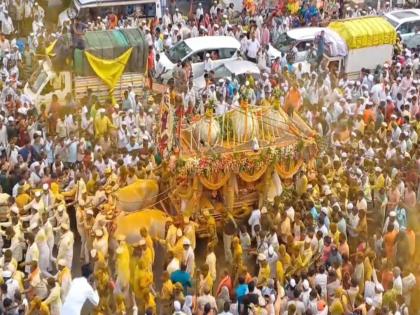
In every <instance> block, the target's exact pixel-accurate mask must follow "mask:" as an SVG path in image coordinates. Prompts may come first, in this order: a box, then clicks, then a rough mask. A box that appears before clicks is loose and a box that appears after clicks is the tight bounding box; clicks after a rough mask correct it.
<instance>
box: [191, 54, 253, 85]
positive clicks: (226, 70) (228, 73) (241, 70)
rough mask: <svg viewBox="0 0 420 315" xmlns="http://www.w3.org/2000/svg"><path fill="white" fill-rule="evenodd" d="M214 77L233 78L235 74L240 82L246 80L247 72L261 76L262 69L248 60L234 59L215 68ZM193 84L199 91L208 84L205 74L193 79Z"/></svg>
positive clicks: (217, 78)
mask: <svg viewBox="0 0 420 315" xmlns="http://www.w3.org/2000/svg"><path fill="white" fill-rule="evenodd" d="M213 71H214V77H215V79H216V82H217V80H219V79H226V78H232V74H233V75H235V76H236V77H237V78H238V80H239V81H240V82H242V81H245V76H246V75H247V74H252V75H253V76H254V77H255V78H256V79H258V78H259V77H260V74H261V72H260V69H258V67H257V65H256V64H255V63H253V62H251V61H248V60H233V61H228V62H226V63H223V64H221V65H219V66H217V67H216V68H214V69H213ZM193 86H194V88H195V89H197V90H198V91H200V90H202V89H203V88H205V86H206V81H205V79H204V74H203V75H201V76H199V77H197V78H195V79H193Z"/></svg>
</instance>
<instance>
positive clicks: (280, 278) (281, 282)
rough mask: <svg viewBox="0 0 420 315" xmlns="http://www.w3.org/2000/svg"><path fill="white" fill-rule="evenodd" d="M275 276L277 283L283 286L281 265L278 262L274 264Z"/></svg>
mask: <svg viewBox="0 0 420 315" xmlns="http://www.w3.org/2000/svg"><path fill="white" fill-rule="evenodd" d="M276 276H277V281H279V282H280V284H283V282H284V269H283V263H282V262H281V261H280V260H278V261H277V263H276Z"/></svg>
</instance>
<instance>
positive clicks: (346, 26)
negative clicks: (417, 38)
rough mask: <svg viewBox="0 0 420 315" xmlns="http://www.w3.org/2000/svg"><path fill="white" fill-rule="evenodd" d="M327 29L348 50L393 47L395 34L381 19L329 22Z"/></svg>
mask: <svg viewBox="0 0 420 315" xmlns="http://www.w3.org/2000/svg"><path fill="white" fill-rule="evenodd" d="M328 28H330V29H332V30H334V31H335V32H337V33H338V34H339V35H340V36H341V37H342V38H343V39H344V41H345V42H346V44H347V46H348V48H349V49H357V48H364V47H372V46H379V45H386V44H389V45H394V44H395V41H396V38H397V32H396V31H395V29H394V27H393V26H392V25H391V24H390V23H389V22H388V21H387V20H385V19H384V18H382V17H362V18H356V19H348V20H338V21H335V22H331V23H330V24H329V25H328Z"/></svg>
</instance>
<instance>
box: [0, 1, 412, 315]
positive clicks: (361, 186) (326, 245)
mask: <svg viewBox="0 0 420 315" xmlns="http://www.w3.org/2000/svg"><path fill="white" fill-rule="evenodd" d="M244 4H245V9H244V12H243V13H237V12H235V11H234V10H233V8H232V6H228V7H224V6H223V5H222V4H221V3H218V2H215V3H214V4H212V5H211V7H210V9H209V11H208V12H207V10H204V9H203V6H202V4H201V3H199V4H198V7H197V8H196V10H195V12H193V10H190V13H189V14H188V18H186V17H185V16H183V15H182V14H181V13H180V11H179V10H178V9H177V8H176V3H175V1H173V2H170V3H169V4H168V8H167V9H166V10H165V12H164V15H163V17H162V18H161V19H152V20H150V21H145V20H143V19H141V18H140V17H139V15H140V14H137V13H139V12H136V11H135V10H134V11H132V12H130V16H118V15H116V14H114V13H112V12H111V13H109V14H108V15H107V16H105V17H99V18H98V17H91V18H90V19H89V20H86V21H81V20H78V19H74V20H73V21H71V22H70V23H67V24H64V27H63V28H62V29H60V30H59V32H57V33H55V32H54V33H53V32H51V31H50V30H49V29H48V28H49V27H50V25H49V20H48V19H47V18H46V15H45V9H44V8H43V7H42V6H41V5H39V4H38V3H36V2H33V1H31V0H24V1H21V0H16V1H6V2H3V3H2V4H1V5H0V20H1V22H2V23H1V33H2V34H1V35H0V58H1V60H2V69H1V86H2V92H1V96H0V106H1V112H0V152H1V157H0V159H1V163H0V166H1V172H0V187H1V194H0V205H1V211H0V221H1V223H0V226H1V235H2V238H1V239H0V242H1V243H0V246H1V248H2V251H1V258H0V269H1V272H0V276H1V277H0V284H1V286H0V289H1V290H0V297H1V305H0V313H1V314H8V315H12V314H13V315H15V314H44V315H45V314H54V315H59V314H63V315H74V314H79V313H80V311H81V309H82V306H83V304H84V303H85V301H86V300H89V301H90V304H92V305H93V310H92V313H94V314H112V313H114V314H121V315H122V314H148V315H152V314H162V315H168V314H177V315H183V314H185V315H189V314H224V315H239V314H241V315H242V314H253V315H258V314H267V315H274V314H282V315H286V314H287V315H302V314H308V315H309V314H312V315H316V314H319V315H321V314H325V315H326V314H332V315H339V314H346V315H348V314H361V315H373V314H384V315H385V314H386V315H390V314H392V315H397V314H398V315H408V314H419V312H420V304H419V301H418V297H419V296H420V290H419V286H418V284H419V283H420V282H419V280H420V279H419V278H418V277H419V276H420V267H419V262H420V257H419V250H418V242H417V243H416V240H417V238H418V231H419V223H420V222H419V216H418V208H417V201H418V198H419V181H418V171H419V168H420V151H419V149H418V146H417V143H418V132H419V128H420V105H419V87H420V77H419V75H418V67H419V63H420V60H419V56H418V52H417V51H410V50H408V49H406V48H405V47H404V45H403V44H402V43H401V42H400V41H398V42H397V44H396V45H395V53H394V58H393V60H390V61H389V62H388V63H385V64H383V65H378V68H377V69H376V70H375V71H368V70H365V69H361V71H360V76H359V77H358V78H357V79H355V80H350V79H348V78H347V77H346V76H343V75H341V74H339V73H336V72H334V70H331V69H328V68H326V67H324V66H323V63H322V55H323V52H324V49H325V48H324V44H325V43H324V42H323V38H322V37H321V38H319V39H318V40H317V43H316V45H315V46H314V47H312V50H313V52H312V53H313V56H314V57H315V60H316V62H315V63H314V64H313V65H312V70H311V71H310V72H304V71H303V70H302V68H300V67H295V66H294V65H293V64H292V62H291V58H290V56H289V55H287V54H282V57H278V58H276V59H274V60H272V59H271V58H270V56H269V55H268V51H267V45H268V44H270V43H272V42H273V41H275V40H276V38H277V37H278V36H279V34H282V33H284V32H285V31H287V30H288V29H290V28H293V27H298V26H302V25H318V24H319V23H324V22H325V21H328V20H329V19H332V18H338V17H339V18H343V17H357V16H362V15H368V14H369V15H375V14H377V10H376V8H372V7H369V6H362V5H359V6H356V5H352V6H344V4H343V3H342V2H335V1H327V2H323V3H322V4H319V3H318V4H314V3H304V4H302V5H300V3H298V2H293V1H289V2H288V3H283V2H281V1H280V2H279V3H278V4H276V5H275V6H274V8H275V9H276V10H275V12H276V14H272V11H271V10H269V7H270V5H269V4H268V3H266V2H262V3H254V2H252V1H245V2H244ZM257 7H258V8H262V9H264V10H258V9H256V8H257ZM383 10H389V3H384V4H383V7H382V8H380V11H383ZM47 11H48V10H47ZM47 13H48V12H47ZM47 15H48V14H47ZM129 27H140V28H141V29H142V30H143V31H144V33H145V37H146V40H147V41H148V44H149V47H150V52H149V58H148V61H147V62H148V72H149V73H148V75H149V78H150V87H151V88H152V87H153V84H154V83H153V82H156V81H158V82H160V81H161V75H162V74H163V73H164V72H165V71H166V70H167V69H165V68H164V66H163V65H162V64H161V63H160V62H159V54H161V53H163V51H164V50H166V49H168V48H170V47H172V46H173V45H175V44H176V43H177V42H179V41H181V40H182V39H185V38H188V37H190V36H193V37H196V36H207V35H215V36H217V35H228V36H233V37H236V38H237V39H238V40H239V41H240V43H241V53H242V55H243V56H244V57H245V58H247V59H249V60H251V61H253V62H255V63H257V65H258V67H259V68H260V70H261V72H262V74H261V76H260V77H259V78H255V77H253V76H248V77H247V78H246V79H245V80H244V81H239V79H238V78H234V77H230V78H224V79H222V80H217V81H216V80H215V79H214V71H213V70H214V69H213V65H212V59H214V58H215V56H211V55H206V56H205V61H204V64H205V70H206V75H205V79H206V86H205V88H204V89H203V90H202V91H200V92H199V93H198V92H197V90H196V89H194V88H193V86H192V81H191V80H190V79H191V67H190V65H189V63H188V62H186V63H182V64H179V65H178V67H177V68H176V69H175V70H174V75H173V77H174V81H175V82H176V84H173V82H172V83H171V82H169V87H170V94H169V95H168V97H169V98H170V99H171V100H173V102H174V103H176V104H177V108H176V111H175V115H176V119H177V121H181V123H185V124H186V123H187V122H188V121H189V120H190V118H191V117H192V116H193V115H196V114H199V115H203V114H204V113H205V112H206V111H209V110H210V111H213V112H214V114H215V115H216V116H219V115H222V114H224V113H226V112H227V111H229V110H232V109H234V108H237V107H239V106H240V103H241V102H246V103H248V104H249V105H250V106H272V107H274V108H279V107H280V108H283V109H284V111H285V112H287V113H288V114H289V115H294V114H298V115H300V116H301V117H303V118H304V119H305V120H306V122H307V123H308V125H309V126H310V127H311V128H313V130H315V131H316V133H317V134H318V140H319V155H318V156H317V158H316V161H315V162H314V163H313V164H311V165H309V164H308V165H304V167H302V169H301V170H300V171H299V172H298V173H297V174H296V175H295V176H294V178H293V183H292V186H291V188H289V189H288V190H289V193H288V194H284V195H281V196H278V197H277V198H275V200H274V202H269V201H267V200H264V201H263V203H262V204H261V205H258V204H256V205H255V207H254V208H255V209H253V210H252V212H251V214H250V217H249V219H248V220H246V221H240V220H237V219H235V218H234V217H233V216H232V215H230V214H229V213H227V214H226V215H225V216H224V217H223V227H222V230H221V231H219V233H217V229H216V222H215V219H214V217H213V216H212V213H210V212H209V211H204V212H203V215H204V217H205V218H206V220H207V227H208V230H209V231H210V237H209V239H208V241H204V242H205V245H206V246H205V248H206V252H205V254H204V255H203V257H198V256H197V257H195V254H196V253H197V252H200V253H202V250H201V251H199V250H198V246H199V244H201V245H202V242H203V241H200V242H198V241H197V240H196V232H195V231H196V229H197V227H198V222H195V217H194V216H192V217H190V216H184V217H183V218H182V220H181V222H180V221H179V220H175V221H174V220H172V219H170V220H168V222H167V224H166V225H167V226H166V236H165V238H164V239H158V238H155V237H152V236H151V235H150V234H151V233H150V231H148V229H144V228H143V229H141V230H140V235H141V238H140V240H138V241H137V242H135V243H129V242H128V241H126V237H125V235H122V234H118V235H115V234H114V233H113V231H114V228H115V226H114V225H113V221H114V220H115V218H116V217H117V216H118V214H119V213H118V211H119V209H118V208H117V207H116V200H115V196H114V194H113V193H114V192H115V191H116V190H117V189H118V188H120V187H125V186H127V185H129V184H132V183H134V182H136V181H137V180H138V179H156V180H160V179H164V178H165V176H167V174H168V173H165V172H167V171H168V170H167V169H166V168H165V166H166V164H165V162H162V161H165V160H166V159H168V158H169V156H170V155H171V153H172V152H169V151H168V150H165V149H166V147H167V146H165V145H164V139H162V138H159V137H158V136H157V131H158V128H157V125H158V124H159V123H161V121H160V120H159V119H160V118H158V114H159V113H160V112H161V111H162V108H161V105H160V104H157V103H156V102H155V98H154V97H153V96H152V93H148V95H149V96H148V97H147V98H146V99H141V98H140V96H139V95H136V93H135V91H134V88H133V87H130V88H128V90H127V91H125V92H124V95H123V97H122V101H121V102H120V103H119V104H112V102H111V100H106V101H101V100H100V99H99V98H98V96H97V95H95V93H94V92H92V91H90V90H88V91H87V93H86V95H85V96H84V98H83V99H82V101H81V102H76V101H75V99H74V97H73V96H72V95H69V96H68V97H67V98H66V101H65V102H64V103H63V102H62V101H60V100H59V99H58V97H57V96H54V97H53V99H52V101H51V103H50V104H34V102H33V101H32V100H31V99H30V98H29V97H28V96H27V95H25V94H24V92H23V89H22V88H23V86H24V84H25V82H26V81H27V80H28V79H29V77H30V74H31V73H32V71H33V70H34V69H35V68H36V64H37V62H38V60H40V59H41V58H42V55H44V54H45V52H44V50H45V48H46V47H47V46H48V45H49V44H50V43H51V42H52V41H53V40H55V39H56V38H58V37H60V36H61V35H63V34H65V33H67V32H69V33H70V34H71V35H72V39H73V41H72V45H73V46H75V47H80V46H83V36H84V35H83V34H84V32H85V31H86V30H104V29H115V28H129ZM58 53H59V52H58ZM165 97H166V95H165ZM63 108H65V109H67V110H65V111H63V110H62V109H63ZM68 109H70V110H68ZM159 166H160V167H159ZM71 211H74V213H75V217H76V226H75V227H73V226H71V224H70V216H71ZM69 214H70V216H69ZM75 234H76V236H75ZM77 234H78V235H77ZM217 234H219V236H217ZM217 239H219V241H217ZM75 244H78V246H77V247H75ZM196 247H197V249H196ZM75 248H77V250H76V252H74V250H75ZM79 248H80V249H79ZM221 252H223V255H218V256H217V255H216V253H221ZM157 257H159V264H158V263H155V258H157ZM156 260H158V259H156ZM79 261H80V264H81V265H82V268H81V275H80V271H79V270H78V269H79V268H74V265H79ZM161 264H164V266H163V270H162V266H161ZM76 269H77V270H76ZM79 275H80V277H79ZM416 298H417V299H416Z"/></svg>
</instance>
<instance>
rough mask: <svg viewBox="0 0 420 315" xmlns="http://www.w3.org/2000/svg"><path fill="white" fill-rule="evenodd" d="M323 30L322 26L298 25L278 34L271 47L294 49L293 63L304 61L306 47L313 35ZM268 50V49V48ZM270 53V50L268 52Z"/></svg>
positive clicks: (306, 52) (281, 49)
mask: <svg viewBox="0 0 420 315" xmlns="http://www.w3.org/2000/svg"><path fill="white" fill-rule="evenodd" d="M322 30H325V28H323V27H298V28H294V29H291V30H290V31H288V32H286V33H283V34H280V35H279V37H278V38H277V39H276V40H275V43H274V46H275V47H273V48H272V49H273V51H274V50H275V49H278V50H279V51H281V52H286V53H287V52H291V51H293V50H294V51H295V54H294V55H295V60H294V61H295V63H298V62H302V61H305V60H306V59H307V57H308V52H309V51H308V47H310V46H312V45H313V43H314V40H315V37H316V36H317V35H318V34H319V33H321V31H322ZM269 51H270V50H269ZM269 54H270V52H269Z"/></svg>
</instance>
